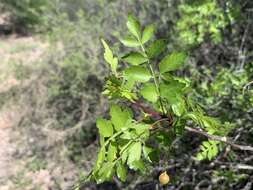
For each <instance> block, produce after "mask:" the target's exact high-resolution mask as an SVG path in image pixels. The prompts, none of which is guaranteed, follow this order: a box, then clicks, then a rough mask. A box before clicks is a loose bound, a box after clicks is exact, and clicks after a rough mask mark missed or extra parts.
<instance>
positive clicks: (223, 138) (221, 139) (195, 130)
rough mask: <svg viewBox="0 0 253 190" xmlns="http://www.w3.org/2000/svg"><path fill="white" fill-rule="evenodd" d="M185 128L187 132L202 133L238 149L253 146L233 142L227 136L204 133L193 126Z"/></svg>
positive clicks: (251, 149) (252, 149)
mask: <svg viewBox="0 0 253 190" xmlns="http://www.w3.org/2000/svg"><path fill="white" fill-rule="evenodd" d="M185 129H186V130H187V131H189V132H192V133H196V134H200V135H203V136H205V137H207V138H208V139H210V140H215V141H220V142H223V143H225V144H228V145H230V146H232V147H234V148H237V149H239V150H247V151H253V147H251V146H244V145H239V144H235V143H233V142H231V141H229V140H228V139H227V137H220V136H216V135H210V134H208V133H206V132H204V131H201V130H199V129H194V128H191V127H185Z"/></svg>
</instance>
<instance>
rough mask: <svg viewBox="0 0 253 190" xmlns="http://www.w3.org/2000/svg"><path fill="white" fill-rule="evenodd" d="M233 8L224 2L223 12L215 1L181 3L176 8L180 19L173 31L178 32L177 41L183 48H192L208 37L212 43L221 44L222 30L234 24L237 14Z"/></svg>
mask: <svg viewBox="0 0 253 190" xmlns="http://www.w3.org/2000/svg"><path fill="white" fill-rule="evenodd" d="M233 6H235V5H233V4H232V2H231V1H226V7H225V8H224V9H225V10H223V8H222V7H220V6H219V4H218V1H216V0H200V1H199V0H193V1H190V2H189V3H182V4H181V5H179V7H178V10H179V14H180V19H179V20H178V21H177V23H176V26H175V30H176V31H178V32H179V34H178V38H179V41H180V42H181V43H183V44H184V46H185V45H190V46H194V45H197V44H200V43H202V42H203V41H204V40H205V38H206V37H207V36H208V37H210V38H211V40H212V41H213V42H214V43H219V42H221V38H222V30H224V29H225V27H226V26H227V25H229V24H230V23H233V22H234V20H235V17H236V13H238V12H236V10H238V8H237V7H236V8H232V7H233Z"/></svg>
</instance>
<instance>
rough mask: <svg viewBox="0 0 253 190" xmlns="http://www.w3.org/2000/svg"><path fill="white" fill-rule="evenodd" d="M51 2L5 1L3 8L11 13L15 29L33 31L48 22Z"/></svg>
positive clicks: (43, 0)
mask: <svg viewBox="0 0 253 190" xmlns="http://www.w3.org/2000/svg"><path fill="white" fill-rule="evenodd" d="M50 2H51V1H49V0H19V1H16V0H3V1H2V2H1V3H2V4H3V7H4V8H5V9H6V10H7V11H8V12H9V13H10V17H11V21H12V22H13V23H14V25H15V27H16V28H18V27H20V28H27V29H31V28H33V27H35V26H36V27H41V26H42V25H43V24H45V22H46V15H45V12H47V11H49V9H50Z"/></svg>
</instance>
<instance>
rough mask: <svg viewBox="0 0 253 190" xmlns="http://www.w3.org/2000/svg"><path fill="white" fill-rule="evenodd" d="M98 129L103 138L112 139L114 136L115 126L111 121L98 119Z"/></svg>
mask: <svg viewBox="0 0 253 190" xmlns="http://www.w3.org/2000/svg"><path fill="white" fill-rule="evenodd" d="M96 123H97V127H98V130H99V134H100V135H101V136H103V137H110V136H112V134H113V126H112V123H111V121H108V120H105V119H102V118H98V119H97V122H96Z"/></svg>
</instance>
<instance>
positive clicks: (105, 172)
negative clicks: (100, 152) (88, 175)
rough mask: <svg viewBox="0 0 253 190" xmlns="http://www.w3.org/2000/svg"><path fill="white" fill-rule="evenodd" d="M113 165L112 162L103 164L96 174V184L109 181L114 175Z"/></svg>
mask: <svg viewBox="0 0 253 190" xmlns="http://www.w3.org/2000/svg"><path fill="white" fill-rule="evenodd" d="M113 168H114V164H113V163H112V162H107V163H105V164H104V165H103V166H102V168H101V169H100V170H99V172H98V179H97V183H103V182H104V181H109V180H111V178H112V176H113V173H114V169H113Z"/></svg>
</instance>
